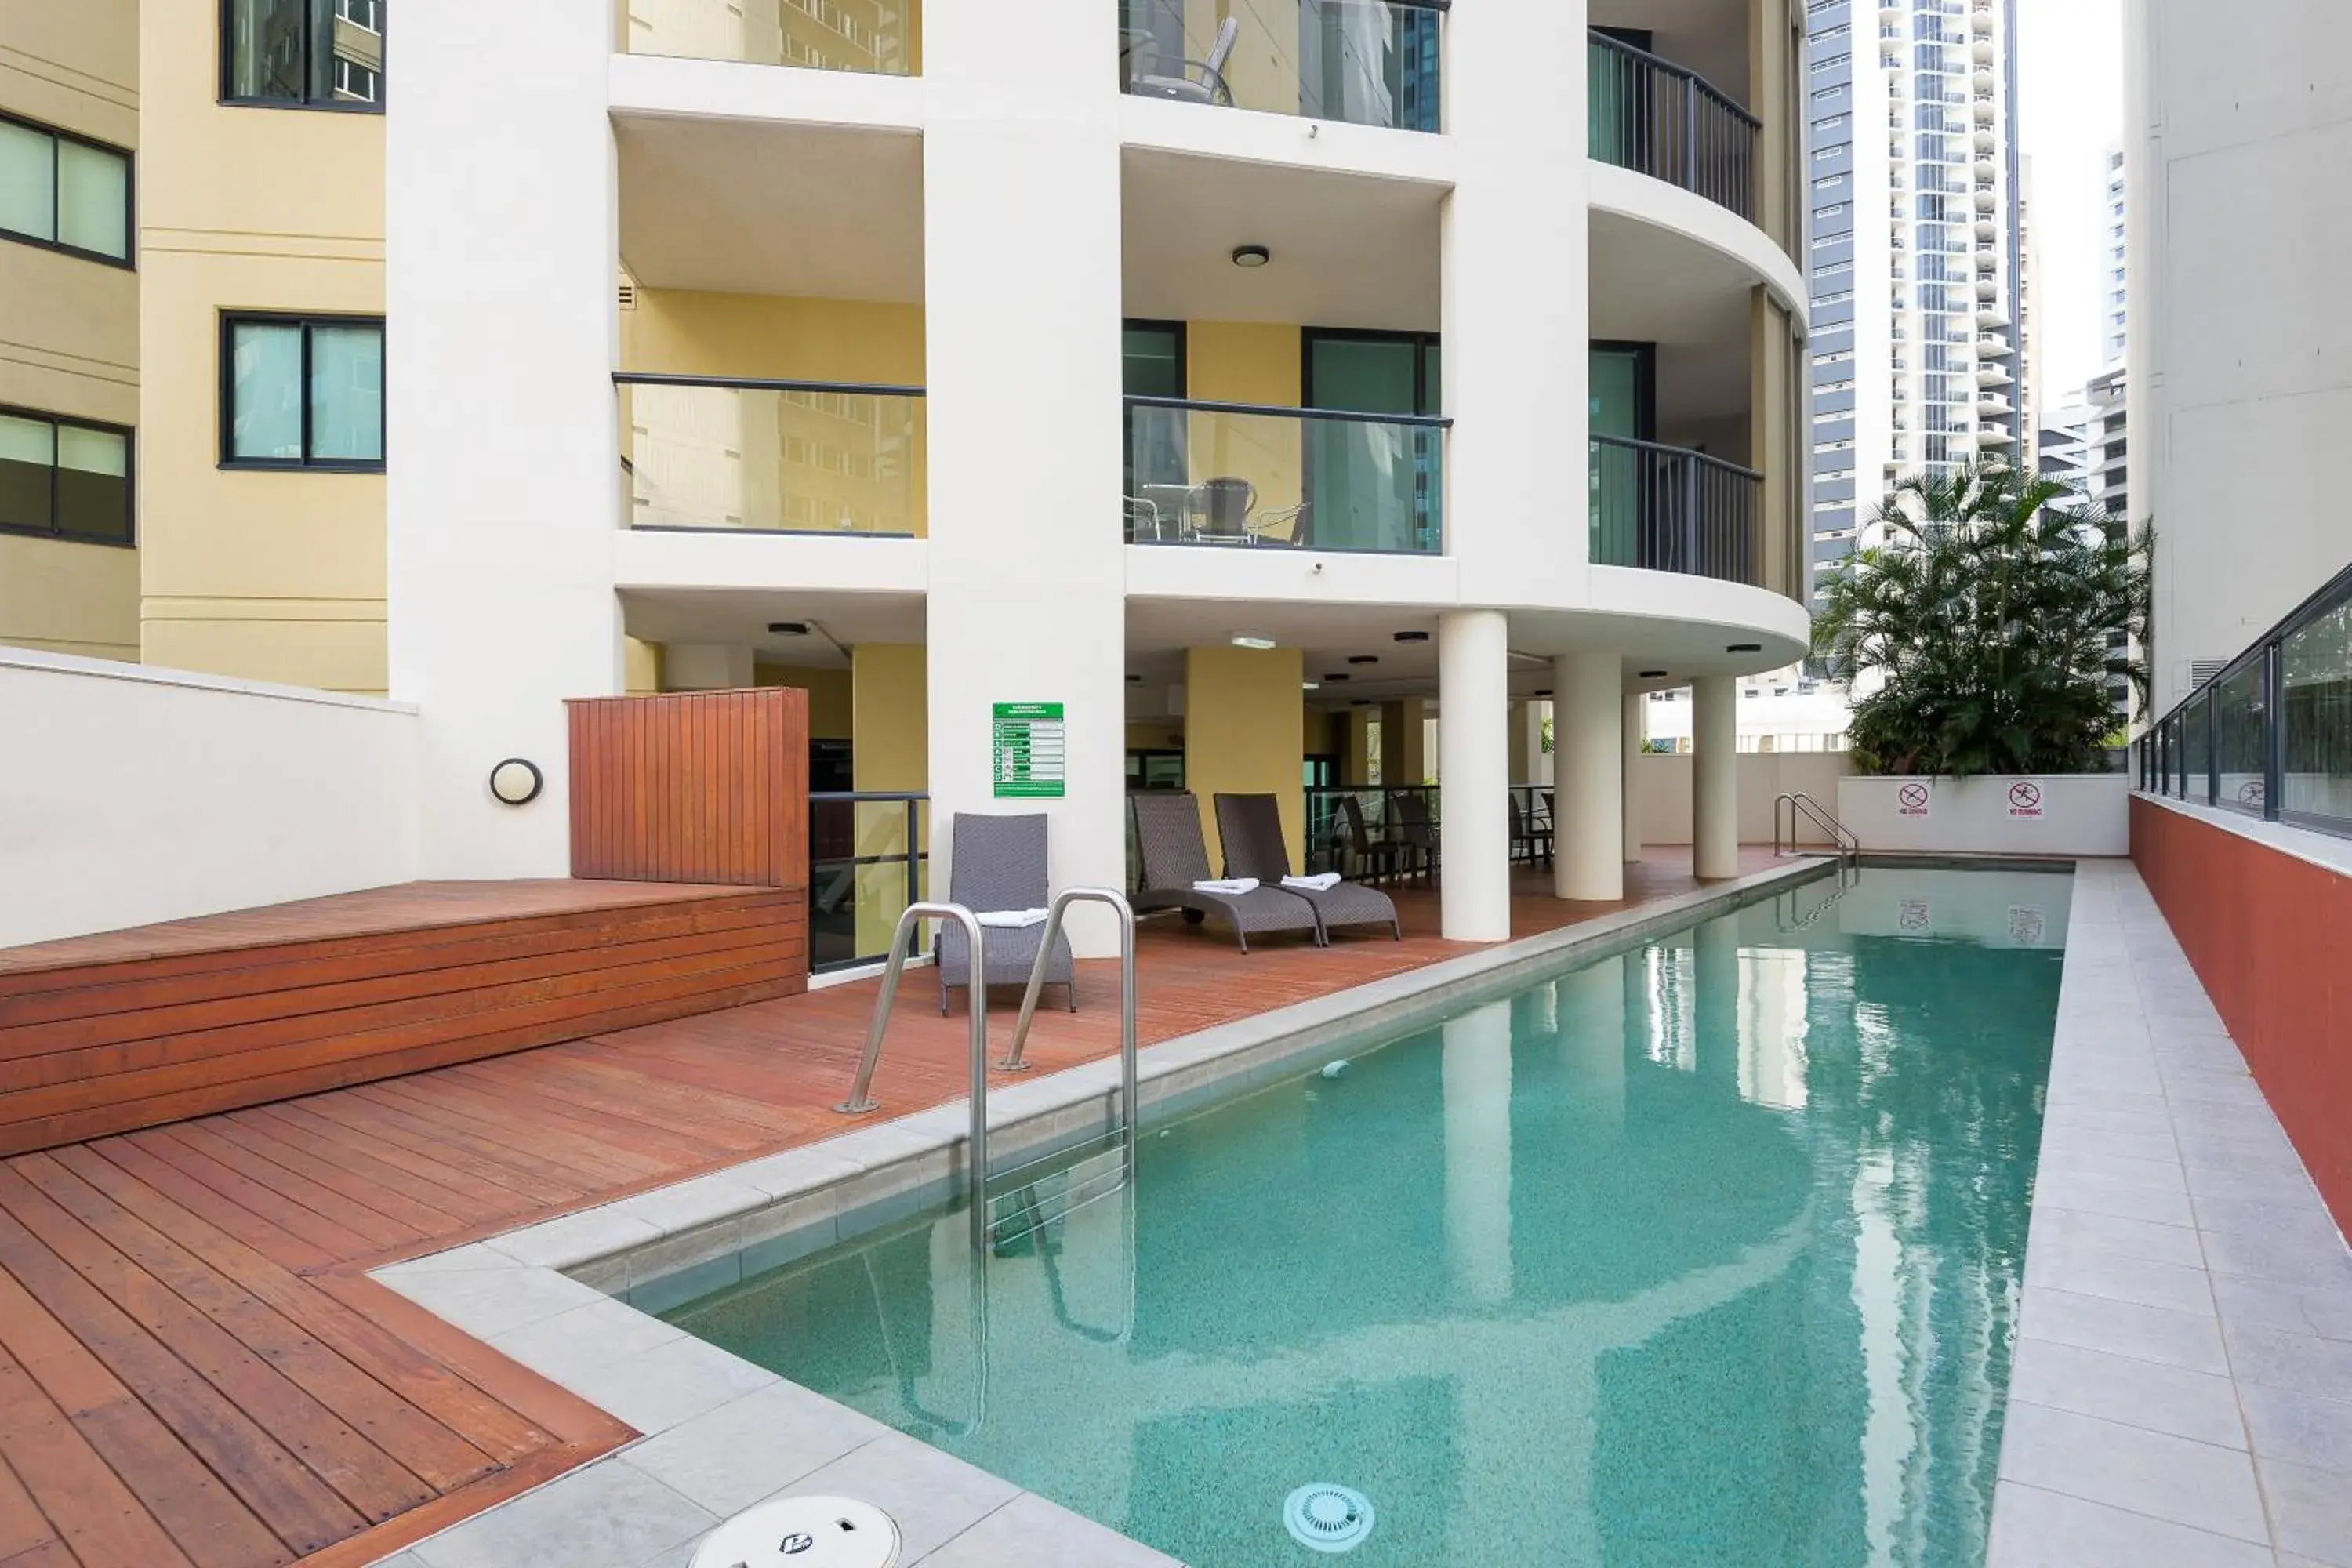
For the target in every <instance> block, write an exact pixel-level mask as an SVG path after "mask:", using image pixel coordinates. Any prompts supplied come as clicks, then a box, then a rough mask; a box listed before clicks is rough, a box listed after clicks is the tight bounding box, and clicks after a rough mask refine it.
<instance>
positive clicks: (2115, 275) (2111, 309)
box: [2099, 143, 2131, 368]
mask: <svg viewBox="0 0 2352 1568" xmlns="http://www.w3.org/2000/svg"><path fill="white" fill-rule="evenodd" d="M2099 168H2100V174H2101V177H2102V180H2103V184H2102V186H2101V195H2102V196H2103V197H2104V198H2105V202H2106V209H2107V221H2106V228H2105V232H2104V233H2103V234H2102V235H2101V236H2100V241H2099V342H2100V352H2099V363H2100V365H2101V366H2102V367H2104V368H2113V367H2114V366H2116V365H2119V364H2121V363H2124V351H2125V348H2126V346H2127V344H2128V342H2129V333H2128V330H2127V329H2128V328H2129V326H2130V315H2131V312H2130V310H2129V308H2128V296H2127V290H2126V286H2125V285H2126V279H2125V270H2124V251H2125V235H2126V231H2127V229H2128V227H2129V221H2130V209H2129V207H2128V206H2127V205H2126V187H2125V181H2124V150H2123V147H2122V144H2121V143H2117V144H2116V145H2115V146H2112V147H2109V148H2108V149H2107V151H2106V155H2105V158H2104V159H2102V160H2101V162H2100V165H2099Z"/></svg>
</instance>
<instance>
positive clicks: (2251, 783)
mask: <svg viewBox="0 0 2352 1568" xmlns="http://www.w3.org/2000/svg"><path fill="white" fill-rule="evenodd" d="M2265 696H2266V693H2265V691H2264V689H2263V658H2262V656H2261V655H2259V654H2257V655H2256V656H2255V657H2254V658H2252V659H2250V660H2248V661H2247V662H2246V663H2244V664H2242V665H2241V666H2239V667H2238V668H2236V669H2233V670H2231V672H2230V673H2229V674H2227V675H2225V676H2223V677H2222V679H2221V685H2220V687H2218V688H2217V689H2215V691H2214V693H2213V748H2214V750H2213V766H2214V771H2215V773H2216V774H2217V775H2218V777H2217V779H2216V781H2215V787H2214V792H2213V803H2214V804H2215V805H2226V806H2228V807H2229V808H2230V809H2231V810H2232V811H2244V812H2251V813H2252V814H2253V815H2254V816H2261V815H2262V814H2263V795H2264V794H2265V787H2266V781H2267V777H2268V774H2269V771H2270V770H2269V764H2268V763H2267V762H2266V761H2265V759H2264V758H2263V736H2264V734H2265V732H2266V724H2265V718H2264V712H2263V710H2264V707H2265V705H2266V704H2265V701H2264V699H2265Z"/></svg>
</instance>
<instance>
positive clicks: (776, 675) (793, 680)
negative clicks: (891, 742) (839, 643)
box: [751, 664, 856, 741]
mask: <svg viewBox="0 0 2352 1568" xmlns="http://www.w3.org/2000/svg"><path fill="white" fill-rule="evenodd" d="M751 679H752V683H753V684H754V685H758V686H797V687H799V688H800V689H802V690H803V691H805V692H807V693H808V698H809V704H808V711H809V739H810V740H812V741H846V740H849V739H850V738H851V737H852V736H853V735H854V734H855V733H856V731H855V730H854V729H853V727H852V726H853V724H854V722H855V721H854V720H853V719H852V718H851V717H850V697H849V671H847V670H845V669H806V668H800V667H797V666H794V665H787V664H757V665H754V666H752V675H751Z"/></svg>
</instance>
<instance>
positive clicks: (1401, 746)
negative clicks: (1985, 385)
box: [1381, 697, 1429, 784]
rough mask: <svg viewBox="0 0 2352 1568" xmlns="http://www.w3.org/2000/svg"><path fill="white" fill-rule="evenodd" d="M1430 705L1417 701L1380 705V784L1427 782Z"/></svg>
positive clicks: (1411, 699) (1404, 700)
mask: <svg viewBox="0 0 2352 1568" xmlns="http://www.w3.org/2000/svg"><path fill="white" fill-rule="evenodd" d="M1428 708H1429V705H1428V703H1427V702H1425V701H1423V700H1422V699H1421V698H1418V697H1405V698H1400V699H1398V700H1394V701H1391V702H1383V703H1381V783H1382V784H1427V783H1428V782H1429V750H1428V744H1427V736H1428V724H1429V715H1428Z"/></svg>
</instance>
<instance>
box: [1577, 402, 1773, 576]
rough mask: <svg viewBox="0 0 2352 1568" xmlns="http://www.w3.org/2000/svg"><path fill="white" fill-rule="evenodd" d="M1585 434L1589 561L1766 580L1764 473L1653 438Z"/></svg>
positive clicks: (1599, 564)
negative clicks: (1588, 444)
mask: <svg viewBox="0 0 2352 1568" xmlns="http://www.w3.org/2000/svg"><path fill="white" fill-rule="evenodd" d="M1591 452H1592V456H1591V490H1592V500H1591V546H1590V548H1591V561H1592V563H1593V564H1594V565H1596V566H1639V567H1641V568H1643V570H1645V571H1650V572H1679V573H1682V574H1685V575H1686V576H1692V577H1714V578H1717V579H1719V580H1721V581H1723V582H1727V583H1744V584H1748V586H1750V587H1755V588H1761V587H1765V586H1768V585H1769V584H1768V582H1767V577H1768V573H1769V558H1768V557H1769V552H1768V551H1767V549H1766V546H1765V541H1764V538H1763V521H1764V476H1763V475H1761V474H1759V473H1758V472H1757V471H1756V470H1755V469H1753V468H1740V467H1739V466H1738V464H1735V463H1727V462H1725V461H1723V459H1721V458H1710V457H1708V456H1707V455H1706V453H1704V452H1693V451H1689V450H1686V449H1685V448H1684V447H1662V446H1659V445H1658V444H1657V443H1655V442H1654V441H1633V440H1628V439H1626V438H1624V437H1618V436H1594V437H1591Z"/></svg>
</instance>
